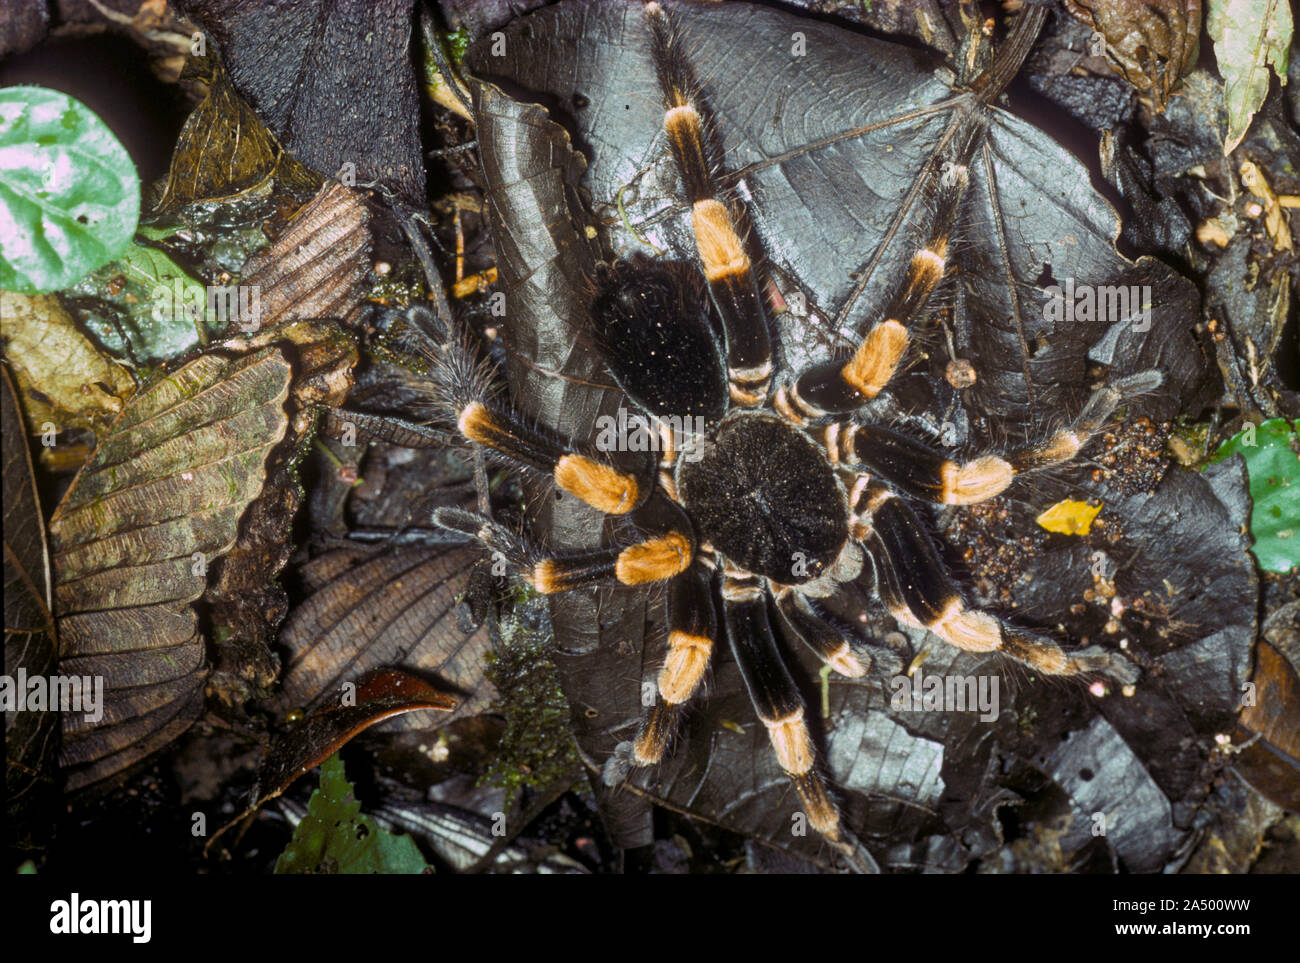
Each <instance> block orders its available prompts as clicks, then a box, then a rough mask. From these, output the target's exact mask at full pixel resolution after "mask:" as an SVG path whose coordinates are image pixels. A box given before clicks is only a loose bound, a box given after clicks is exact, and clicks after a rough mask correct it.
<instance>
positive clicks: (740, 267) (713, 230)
mask: <svg viewBox="0 0 1300 963" xmlns="http://www.w3.org/2000/svg"><path fill="white" fill-rule="evenodd" d="M677 109H678V110H685V109H687V108H683V107H679V108H677ZM670 113H671V111H670ZM691 223H692V225H694V228H695V244H696V246H697V247H698V248H699V251H700V263H701V264H702V265H703V267H704V277H705V278H706V279H708V280H709V281H721V280H724V279H726V278H731V277H737V276H739V275H743V274H745V273H747V272H748V271H749V255H747V254H746V253H745V249H744V246H743V245H742V244H741V243H740V235H738V234H737V233H736V228H735V226H734V225H733V224H732V222H731V215H730V214H728V213H727V209H726V207H724V206H723V205H722V203H721V202H720V201H715V200H712V199H709V200H703V201H697V202H696V203H695V206H694V207H693V208H692V210H691Z"/></svg>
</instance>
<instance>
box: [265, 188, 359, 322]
mask: <svg viewBox="0 0 1300 963" xmlns="http://www.w3.org/2000/svg"><path fill="white" fill-rule="evenodd" d="M370 247H371V237H370V212H369V211H367V210H366V207H365V205H364V204H362V203H361V199H360V197H359V196H358V194H357V192H356V191H354V190H351V189H349V188H346V187H344V186H343V185H341V184H337V183H333V182H331V183H328V184H326V185H324V186H323V187H322V188H321V189H320V191H319V192H317V194H316V196H315V197H314V198H312V200H311V202H310V203H308V204H306V205H305V206H304V207H303V208H302V210H300V211H299V212H298V213H297V214H295V215H294V217H293V219H292V220H291V221H290V222H289V224H288V226H287V227H286V228H285V230H284V233H283V234H281V235H280V236H279V237H278V238H276V240H275V243H274V244H272V245H271V246H270V247H268V248H266V249H264V250H262V251H259V252H258V253H257V254H255V255H253V256H252V257H251V258H249V259H248V261H247V262H245V264H244V266H243V270H242V271H241V272H240V286H241V287H246V288H251V289H255V290H257V291H258V304H259V311H260V324H261V325H262V326H263V327H270V326H272V325H277V324H283V323H285V322H288V321H297V320H306V319H309V318H331V317H334V318H344V317H347V316H348V315H350V314H351V313H352V311H353V309H354V308H355V307H356V306H357V305H358V304H359V303H360V301H361V294H362V287H363V282H364V279H365V278H366V276H367V274H368V273H369V271H370Z"/></svg>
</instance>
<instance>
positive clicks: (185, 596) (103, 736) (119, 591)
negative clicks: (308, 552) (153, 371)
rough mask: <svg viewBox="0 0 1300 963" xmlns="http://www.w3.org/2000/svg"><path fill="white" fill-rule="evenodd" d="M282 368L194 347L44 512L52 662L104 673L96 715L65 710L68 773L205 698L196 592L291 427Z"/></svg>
mask: <svg viewBox="0 0 1300 963" xmlns="http://www.w3.org/2000/svg"><path fill="white" fill-rule="evenodd" d="M291 379H292V368H291V366H290V364H289V362H288V360H287V359H286V358H285V357H284V355H283V354H282V353H281V352H279V351H275V350H269V349H268V350H263V351H260V352H256V353H252V354H249V355H247V356H245V357H242V358H237V359H235V360H227V359H225V358H221V357H218V356H215V355H207V356H204V357H200V358H198V359H196V360H195V361H193V362H191V363H189V364H187V365H185V366H184V367H183V368H181V369H179V370H177V371H175V372H173V373H171V374H169V375H167V376H165V377H163V378H161V379H160V380H159V381H157V382H156V383H155V384H153V385H151V386H150V387H148V388H147V389H145V390H144V391H142V392H141V393H140V394H139V395H137V396H136V397H135V398H134V399H133V400H132V402H131V403H130V404H129V405H128V406H127V408H126V410H125V411H124V412H123V413H122V415H121V417H120V418H119V419H118V420H117V422H116V423H115V424H114V426H113V428H112V430H111V431H110V432H109V433H108V435H107V436H106V437H105V438H104V440H103V441H102V442H101V443H100V445H99V446H98V447H97V448H96V449H95V452H94V454H93V456H92V457H91V459H90V461H89V462H88V463H87V464H86V466H85V467H84V468H83V469H82V470H81V472H80V473H79V474H78V475H77V478H76V480H75V481H74V482H73V485H72V487H71V488H70V489H69V491H68V493H67V495H66V496H64V498H63V501H62V502H61V503H60V504H59V506H58V508H57V509H56V510H55V512H54V516H53V518H52V519H51V521H50V544H51V550H52V553H53V565H54V572H55V596H54V599H55V614H56V615H57V616H58V619H59V632H60V636H61V638H62V649H61V652H60V662H59V671H60V672H61V673H66V674H76V675H82V676H88V677H92V678H98V679H101V680H102V681H103V686H104V704H103V706H102V714H101V715H100V717H99V718H93V717H90V716H88V715H87V714H84V713H73V712H69V713H65V714H64V716H63V725H64V750H63V765H64V768H65V770H67V780H68V786H69V788H71V789H76V788H80V787H83V786H86V785H88V784H90V783H93V782H96V781H98V780H100V779H104V778H107V777H109V776H112V775H114V774H116V773H118V772H120V771H122V770H123V769H125V768H126V767H128V766H130V765H131V764H132V763H134V762H136V761H138V760H140V759H142V758H144V757H145V756H146V755H148V754H149V753H151V752H153V751H155V750H157V749H159V748H161V747H162V746H164V745H166V744H167V743H168V742H170V741H171V740H172V739H174V738H175V737H176V736H177V735H179V733H180V732H182V731H184V730H185V729H186V728H187V727H188V726H189V725H190V724H191V723H192V722H193V721H194V720H195V719H196V718H197V717H198V714H199V712H200V710H201V708H202V704H203V695H202V685H203V680H204V679H205V678H206V676H207V667H206V664H205V656H204V639H203V636H202V634H201V633H200V630H199V625H198V618H197V615H196V612H195V610H194V607H193V604H192V603H194V602H195V601H196V600H197V599H198V598H199V597H200V596H202V595H203V593H204V590H205V589H206V587H207V584H208V568H209V566H210V565H211V564H212V563H213V561H214V560H215V559H216V558H217V557H219V556H220V555H222V554H223V553H225V552H227V551H229V549H230V548H231V547H232V546H233V544H234V542H235V538H236V530H237V525H238V523H239V520H240V517H241V516H242V515H243V514H244V512H245V510H246V509H247V507H248V505H249V503H250V502H251V501H252V500H253V499H254V498H256V497H257V495H258V493H259V492H261V490H262V486H263V483H264V481H265V478H266V462H267V458H268V456H269V455H270V453H271V451H272V449H274V447H275V446H276V444H277V443H278V442H279V441H280V440H281V439H282V438H283V437H284V434H285V430H286V428H287V427H288V417H287V415H286V412H285V407H284V406H285V400H286V398H287V397H288V394H289V385H290V381H291Z"/></svg>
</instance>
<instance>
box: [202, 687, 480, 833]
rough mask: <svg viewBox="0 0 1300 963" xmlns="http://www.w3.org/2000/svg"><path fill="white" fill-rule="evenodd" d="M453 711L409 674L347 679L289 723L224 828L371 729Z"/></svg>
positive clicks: (449, 701)
mask: <svg viewBox="0 0 1300 963" xmlns="http://www.w3.org/2000/svg"><path fill="white" fill-rule="evenodd" d="M455 707H456V700H455V699H453V698H452V697H451V696H449V695H447V694H446V693H445V692H442V691H441V690H439V689H436V688H434V687H433V686H432V685H430V684H429V683H428V682H426V681H425V680H423V679H421V678H419V677H418V676H414V675H411V674H410V673H408V672H402V671H399V670H396V669H377V670H375V671H373V672H369V673H366V674H365V675H364V676H362V677H360V678H356V679H355V680H348V681H347V682H345V683H343V684H341V685H340V687H339V689H338V691H337V692H335V693H334V699H333V701H332V702H330V703H329V704H327V705H322V706H320V707H319V708H318V709H317V710H316V711H315V712H313V713H311V714H310V715H308V716H307V717H306V718H304V719H300V720H299V721H297V722H296V723H294V724H293V725H292V727H291V728H290V729H289V730H288V731H287V732H285V733H284V735H283V736H281V737H280V738H279V739H278V740H276V742H274V743H273V744H272V745H271V746H269V747H268V749H267V752H266V756H265V757H264V758H263V760H262V766H261V769H260V770H259V771H258V775H257V784H256V786H254V788H253V793H252V796H251V800H250V804H249V806H248V809H247V810H245V812H244V813H243V814H241V815H240V816H239V817H238V818H236V819H235V820H234V821H233V822H231V823H230V824H228V825H227V827H226V828H229V826H231V825H234V823H236V822H239V821H240V820H241V819H243V818H244V816H246V815H248V814H249V813H252V812H254V811H256V810H257V809H258V808H260V807H261V806H263V805H264V804H265V803H267V802H268V801H270V800H272V799H274V798H275V797H276V796H279V795H280V794H281V793H283V792H284V791H285V790H286V789H288V788H289V787H290V786H291V785H293V782H294V780H296V779H298V778H299V777H300V776H303V775H305V774H306V773H308V772H310V771H311V770H312V769H313V768H314V767H316V766H318V765H320V764H321V763H322V762H323V761H324V760H325V759H327V758H328V757H329V756H331V755H333V754H334V753H335V752H337V751H338V750H339V749H340V748H342V747H343V746H344V745H346V744H347V743H348V741H349V740H350V739H352V738H353V737H354V736H356V735H357V734H358V733H361V732H364V731H365V730H366V729H368V728H370V727H371V726H373V725H375V724H377V723H380V722H383V721H384V720H385V719H391V718H393V717H394V716H399V715H402V714H403V713H407V712H414V711H416V710H418V709H437V710H439V711H442V712H447V711H450V710H451V709H454V708H455ZM213 838H214V839H215V838H216V837H215V836H214V837H213Z"/></svg>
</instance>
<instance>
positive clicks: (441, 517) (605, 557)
mask: <svg viewBox="0 0 1300 963" xmlns="http://www.w3.org/2000/svg"><path fill="white" fill-rule="evenodd" d="M433 523H434V524H435V525H438V526H440V527H441V528H449V529H451V530H452V531H457V532H461V533H462V534H464V535H468V536H469V537H471V538H473V539H476V540H477V541H479V542H481V543H482V544H483V545H484V546H486V547H487V549H488V550H489V551H492V552H499V553H500V557H501V558H502V559H503V560H504V561H505V563H506V564H507V565H508V566H509V567H510V568H512V569H513V570H515V571H516V572H517V573H518V574H519V575H520V576H521V577H522V578H523V579H524V580H525V581H526V582H528V584H529V585H531V586H532V587H533V588H535V589H537V591H539V592H541V593H543V594H545V595H552V594H554V593H556V592H568V591H570V590H572V589H576V588H583V587H585V586H590V585H645V584H646V583H648V582H666V581H668V580H669V579H671V578H674V577H675V576H677V575H680V574H681V573H682V572H684V571H686V569H687V568H688V567H690V564H691V559H692V558H693V556H694V547H693V545H692V542H691V538H690V536H689V535H686V534H685V533H683V532H679V531H675V530H672V531H668V532H664V533H662V534H644V533H643V534H641V535H640V536H639V537H638V540H637V541H635V542H633V543H632V544H631V545H625V546H621V547H620V546H611V547H608V548H601V549H597V550H595V551H590V552H573V553H568V554H563V555H554V554H548V553H545V552H543V551H541V550H540V549H538V548H537V547H536V546H535V545H533V544H532V543H531V542H529V541H528V540H527V539H525V538H522V537H521V536H519V535H517V534H515V533H514V532H512V531H510V530H509V529H508V528H506V527H505V526H504V525H499V524H497V523H496V522H492V521H489V520H488V519H486V518H484V517H483V516H482V515H478V514H476V513H474V512H467V511H462V510H461V509H458V508H439V509H436V510H435V511H434V513H433Z"/></svg>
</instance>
